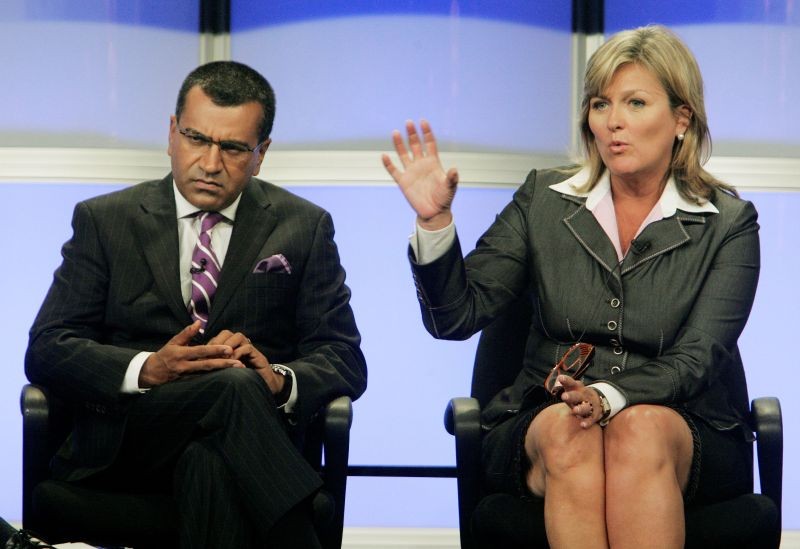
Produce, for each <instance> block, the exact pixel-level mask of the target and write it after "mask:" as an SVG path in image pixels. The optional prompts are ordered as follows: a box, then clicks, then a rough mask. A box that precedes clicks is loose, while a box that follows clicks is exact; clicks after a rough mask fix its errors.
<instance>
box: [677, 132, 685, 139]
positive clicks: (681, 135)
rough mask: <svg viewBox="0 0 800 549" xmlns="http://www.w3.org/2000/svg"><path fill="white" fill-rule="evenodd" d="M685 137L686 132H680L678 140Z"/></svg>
mask: <svg viewBox="0 0 800 549" xmlns="http://www.w3.org/2000/svg"><path fill="white" fill-rule="evenodd" d="M684 137H686V136H685V135H684V134H682V133H679V134H678V141H683V138H684Z"/></svg>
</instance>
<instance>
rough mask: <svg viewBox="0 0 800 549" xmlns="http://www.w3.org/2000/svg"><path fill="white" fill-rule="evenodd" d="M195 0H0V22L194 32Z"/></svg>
mask: <svg viewBox="0 0 800 549" xmlns="http://www.w3.org/2000/svg"><path fill="white" fill-rule="evenodd" d="M198 6H199V2H198V0H170V1H169V2H163V1H161V0H81V1H80V2H76V1H75V0H3V7H2V10H0V22H17V23H21V22H26V21H73V22H95V23H119V24H123V25H135V26H150V27H160V28H165V29H173V30H181V31H187V32H197V29H198V28H199V11H198Z"/></svg>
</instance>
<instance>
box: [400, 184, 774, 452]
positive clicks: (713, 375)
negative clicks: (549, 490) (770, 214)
mask: <svg viewBox="0 0 800 549" xmlns="http://www.w3.org/2000/svg"><path fill="white" fill-rule="evenodd" d="M567 177H569V175H567V174H565V173H563V172H561V171H556V170H544V171H540V172H537V171H536V170H534V171H532V172H531V173H530V175H529V176H528V178H527V180H526V181H525V183H524V184H523V185H522V186H521V187H520V188H519V190H518V191H517V192H516V193H515V195H514V198H513V200H512V202H511V203H510V204H509V205H508V206H507V207H506V208H505V209H504V210H503V212H502V213H501V214H500V215H499V216H498V218H497V220H496V221H495V222H494V223H493V224H492V226H491V227H490V228H489V229H488V230H487V231H486V233H484V235H483V236H482V237H481V239H480V240H479V241H478V243H477V246H476V249H475V250H474V251H472V252H471V253H470V254H469V255H468V256H467V257H466V259H462V255H461V249H460V245H458V242H456V245H454V246H452V247H451V249H450V250H449V252H448V253H447V254H446V255H445V256H443V257H441V258H439V259H438V260H436V261H435V262H433V263H430V264H427V265H418V264H416V263H414V261H413V257H412V258H411V259H412V268H413V271H414V278H415V281H416V285H417V290H418V292H417V294H418V296H419V300H420V306H421V309H422V315H423V320H424V322H425V325H426V327H427V329H428V331H429V332H430V333H431V334H433V335H434V336H435V337H439V338H443V339H465V338H467V337H469V336H470V335H472V334H473V333H475V332H476V331H478V330H480V329H481V328H483V327H484V326H486V325H487V324H488V323H489V322H491V320H492V319H493V318H495V317H496V316H497V315H499V314H501V313H502V311H503V310H504V308H505V307H506V306H507V305H509V303H511V302H512V301H513V300H516V299H527V298H530V299H532V303H533V309H534V321H533V323H532V326H531V327H530V335H529V338H528V341H527V345H526V356H525V360H524V367H523V369H522V371H521V373H520V374H519V377H518V378H517V379H516V382H515V383H514V385H513V386H512V387H509V388H508V389H506V390H505V391H503V392H501V393H500V394H499V395H497V396H496V397H495V399H494V400H493V401H492V402H491V403H490V405H489V406H487V408H486V410H485V412H484V417H483V420H484V422H485V423H486V424H488V425H493V424H496V423H497V422H499V421H500V420H502V419H503V418H504V417H507V416H508V415H510V414H514V413H515V412H516V411H517V410H519V409H520V407H521V406H534V405H536V404H538V403H539V402H542V401H544V399H545V398H547V397H546V394H545V391H544V389H543V388H542V382H543V381H544V379H545V377H546V376H547V374H548V373H549V371H550V369H552V367H553V364H555V362H556V361H557V360H558V358H559V357H560V356H561V355H562V354H563V353H564V351H565V350H566V348H567V346H568V345H569V344H571V343H573V342H575V341H576V340H578V339H582V340H583V341H587V342H589V343H593V344H594V345H595V346H596V349H597V352H596V355H595V360H594V363H593V365H592V366H591V367H590V368H589V369H588V370H587V372H586V374H585V375H586V379H587V380H588V381H590V382H591V381H595V380H600V379H602V380H605V381H607V382H608V383H611V384H613V385H614V386H615V387H616V388H618V389H619V390H620V391H621V392H622V393H623V394H624V395H625V397H626V398H627V401H628V403H629V404H630V405H633V404H639V403H654V404H663V405H668V406H674V407H680V408H683V409H685V410H687V411H688V412H690V413H692V414H693V415H695V416H696V417H699V418H701V419H703V420H705V421H707V422H709V423H710V424H711V425H713V426H714V427H716V428H718V429H733V428H737V427H739V428H741V430H742V432H743V433H744V436H746V437H748V438H752V432H751V431H750V430H749V428H748V427H747V426H746V425H745V422H744V421H743V419H742V418H743V417H745V415H744V414H746V412H747V410H748V406H749V402H748V396H747V387H746V382H745V377H744V370H743V365H742V360H741V357H740V355H739V350H738V347H737V340H738V338H739V335H740V334H741V332H742V329H743V328H744V326H745V323H746V321H747V317H748V315H749V314H750V308H751V306H752V303H753V299H754V296H755V291H756V284H757V281H758V272H759V241H758V223H757V222H756V219H757V214H756V210H755V208H754V207H753V205H752V204H751V203H750V202H746V201H744V200H740V199H737V198H734V197H732V196H730V195H727V194H724V193H720V192H717V193H716V196H715V197H714V198H713V199H712V202H713V203H714V205H715V206H716V207H717V209H718V210H719V213H718V214H705V213H703V214H698V213H693V214H690V213H686V212H682V211H680V210H678V212H677V213H676V215H674V216H672V217H669V218H666V219H663V220H660V221H657V222H655V223H652V224H650V225H648V226H647V227H646V228H645V229H644V231H643V232H642V233H641V235H640V236H639V237H638V238H637V241H638V242H639V243H640V246H639V251H637V250H635V249H634V250H632V253H629V254H628V255H627V256H626V257H625V259H624V260H623V261H622V262H621V263H619V264H618V260H617V256H616V252H615V249H614V247H613V245H612V244H611V241H610V240H609V239H608V237H607V236H606V234H605V233H604V231H603V230H602V228H601V227H600V225H599V224H598V223H597V220H596V219H595V217H594V215H593V214H592V213H591V212H590V211H589V210H587V209H586V208H585V207H584V202H585V199H584V198H578V197H575V196H569V195H562V194H561V193H558V192H556V191H554V190H552V189H550V188H549V186H550V185H552V184H555V183H558V182H560V181H563V180H565V179H566V178H567ZM412 255H413V254H412Z"/></svg>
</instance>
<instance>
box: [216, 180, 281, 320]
mask: <svg viewBox="0 0 800 549" xmlns="http://www.w3.org/2000/svg"><path fill="white" fill-rule="evenodd" d="M269 206H270V202H269V199H268V198H267V195H266V193H265V192H264V190H263V189H262V188H261V186H260V185H259V184H258V183H257V182H255V181H254V180H251V181H250V182H249V183H248V184H247V186H246V187H245V190H244V192H243V193H242V200H241V202H240V203H239V208H238V210H236V220H235V221H234V224H233V232H232V233H231V241H230V244H229V245H228V252H227V254H226V255H225V260H224V263H223V265H222V271H221V273H220V279H219V285H218V286H217V293H216V295H215V296H214V303H213V304H212V306H211V313H210V315H209V318H208V328H207V333H214V331H215V327H214V323H215V322H216V321H217V320H218V319H219V318H220V316H221V315H222V312H223V311H224V309H225V306H226V305H227V304H228V302H229V301H230V299H231V297H232V296H233V295H234V293H235V292H236V289H237V288H238V287H239V285H240V284H241V283H242V282H243V280H244V278H245V277H246V276H247V275H248V274H249V272H250V269H251V268H252V267H253V265H255V262H256V259H258V253H259V252H260V251H261V249H262V248H263V246H264V241H265V240H266V238H267V235H269V233H271V232H272V229H273V228H274V227H275V223H276V222H277V219H276V218H275V216H274V215H271V214H270V213H269Z"/></svg>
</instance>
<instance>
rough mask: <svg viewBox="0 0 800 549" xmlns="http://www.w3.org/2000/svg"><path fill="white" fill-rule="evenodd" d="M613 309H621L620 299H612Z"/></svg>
mask: <svg viewBox="0 0 800 549" xmlns="http://www.w3.org/2000/svg"><path fill="white" fill-rule="evenodd" d="M611 307H613V308H614V309H616V308H618V307H619V299H617V298H616V297H615V298H614V299H612V300H611Z"/></svg>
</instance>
